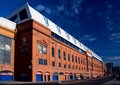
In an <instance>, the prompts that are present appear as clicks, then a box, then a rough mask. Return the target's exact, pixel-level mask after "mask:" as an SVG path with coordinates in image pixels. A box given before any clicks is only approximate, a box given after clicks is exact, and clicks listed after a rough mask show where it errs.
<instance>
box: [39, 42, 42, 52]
mask: <svg viewBox="0 0 120 85" xmlns="http://www.w3.org/2000/svg"><path fill="white" fill-rule="evenodd" d="M38 52H39V53H40V54H42V44H39V45H38Z"/></svg>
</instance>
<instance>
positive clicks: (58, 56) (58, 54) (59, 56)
mask: <svg viewBox="0 0 120 85" xmlns="http://www.w3.org/2000/svg"><path fill="white" fill-rule="evenodd" d="M58 58H60V49H58Z"/></svg>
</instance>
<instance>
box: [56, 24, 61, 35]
mask: <svg viewBox="0 0 120 85" xmlns="http://www.w3.org/2000/svg"><path fill="white" fill-rule="evenodd" d="M56 28H57V30H58V32H59V33H60V34H61V31H60V27H59V26H57V25H56Z"/></svg>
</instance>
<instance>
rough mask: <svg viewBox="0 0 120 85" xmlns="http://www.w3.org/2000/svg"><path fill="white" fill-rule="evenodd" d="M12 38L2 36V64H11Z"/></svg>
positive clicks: (0, 55) (0, 52)
mask: <svg viewBox="0 0 120 85" xmlns="http://www.w3.org/2000/svg"><path fill="white" fill-rule="evenodd" d="M11 40H12V39H11V38H9V37H6V36H3V35H0V64H10V63H11Z"/></svg>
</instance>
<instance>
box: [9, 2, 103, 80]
mask: <svg viewBox="0 0 120 85" xmlns="http://www.w3.org/2000/svg"><path fill="white" fill-rule="evenodd" d="M8 19H10V20H11V21H14V22H16V23H17V27H16V28H17V35H16V43H15V80H22V81H54V80H70V79H76V78H77V77H80V76H81V75H82V76H84V77H97V76H103V72H104V71H103V62H102V59H101V58H100V57H99V56H98V55H96V54H95V53H94V52H93V51H91V50H90V49H88V48H87V47H86V46H85V45H83V44H82V43H81V42H79V41H78V40H77V39H75V38H74V37H73V36H71V35H70V34H69V33H67V32H65V31H64V30H63V29H62V28H60V27H59V26H57V25H56V24H54V23H53V22H52V21H50V20H49V19H47V18H46V17H45V16H43V15H41V14H40V13H39V12H37V11H36V10H35V9H33V8H32V7H31V6H29V5H28V4H25V5H24V6H22V7H21V8H19V9H18V10H17V11H15V12H14V13H13V14H12V15H10V16H9V17H8Z"/></svg>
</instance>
